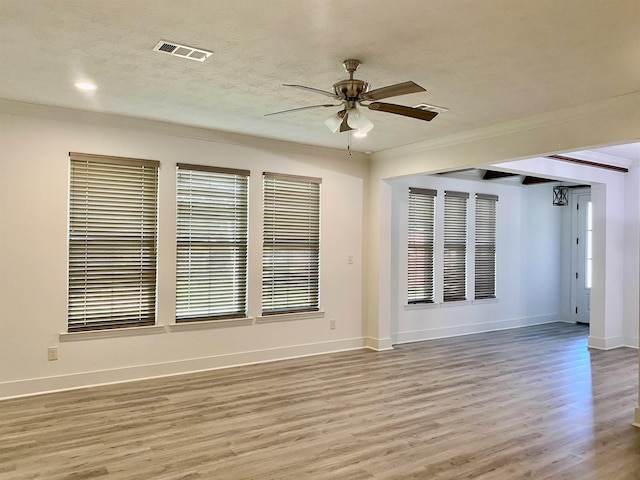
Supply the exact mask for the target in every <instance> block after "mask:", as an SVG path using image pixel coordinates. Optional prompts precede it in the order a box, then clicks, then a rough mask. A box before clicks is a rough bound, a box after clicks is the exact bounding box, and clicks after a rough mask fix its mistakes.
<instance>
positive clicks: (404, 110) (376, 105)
mask: <svg viewBox="0 0 640 480" xmlns="http://www.w3.org/2000/svg"><path fill="white" fill-rule="evenodd" d="M367 108H369V109H370V110H379V111H381V112H387V113H395V114H396V115H404V116H405V117H411V118H417V119H418V120H426V121H427V122H430V121H431V120H433V119H434V118H435V116H436V115H438V112H430V111H429V110H421V109H419V108H414V107H405V106H404V105H396V104H394V103H384V102H373V103H370V104H369V105H367Z"/></svg>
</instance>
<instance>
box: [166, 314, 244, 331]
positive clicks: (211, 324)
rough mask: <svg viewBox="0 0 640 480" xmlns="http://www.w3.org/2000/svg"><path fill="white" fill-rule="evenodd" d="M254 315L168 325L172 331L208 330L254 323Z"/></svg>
mask: <svg viewBox="0 0 640 480" xmlns="http://www.w3.org/2000/svg"><path fill="white" fill-rule="evenodd" d="M253 320H254V319H253V317H247V318H226V319H224V320H204V321H197V320H196V321H193V322H180V323H171V324H169V325H167V328H168V329H169V331H170V332H188V331H191V330H208V329H211V328H228V327H244V326H248V325H253Z"/></svg>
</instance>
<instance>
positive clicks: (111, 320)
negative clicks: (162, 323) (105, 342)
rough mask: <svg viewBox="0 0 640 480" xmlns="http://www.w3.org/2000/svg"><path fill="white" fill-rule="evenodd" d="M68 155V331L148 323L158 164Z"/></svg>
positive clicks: (153, 274)
mask: <svg viewBox="0 0 640 480" xmlns="http://www.w3.org/2000/svg"><path fill="white" fill-rule="evenodd" d="M69 156H70V160H71V176H70V192H69V305H68V314H69V318H68V329H69V331H70V332H74V331H81V330H98V329H107V328H122V327H132V326H145V325H154V324H155V316H156V245H157V241H156V238H157V213H158V211H157V204H158V167H159V165H160V164H159V162H154V161H149V160H135V159H125V158H114V157H104V156H97V155H86V154H80V153H71V154H70V155H69Z"/></svg>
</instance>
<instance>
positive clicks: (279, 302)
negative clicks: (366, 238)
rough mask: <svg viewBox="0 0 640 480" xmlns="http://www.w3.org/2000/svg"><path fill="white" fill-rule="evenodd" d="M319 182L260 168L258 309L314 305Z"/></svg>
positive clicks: (274, 311)
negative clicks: (261, 211)
mask: <svg viewBox="0 0 640 480" xmlns="http://www.w3.org/2000/svg"><path fill="white" fill-rule="evenodd" d="M320 183H321V179H319V178H308V177H296V176H291V175H281V174H277V173H268V172H267V173H265V174H264V185H263V186H264V235H263V253H262V314H263V315H273V314H281V313H294V312H308V311H318V310H319V257H320Z"/></svg>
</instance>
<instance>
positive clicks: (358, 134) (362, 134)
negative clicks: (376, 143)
mask: <svg viewBox="0 0 640 480" xmlns="http://www.w3.org/2000/svg"><path fill="white" fill-rule="evenodd" d="M353 136H354V137H356V138H365V137H366V136H367V132H363V131H361V130H356V132H355V133H354V134H353Z"/></svg>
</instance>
